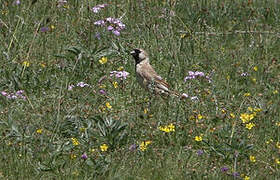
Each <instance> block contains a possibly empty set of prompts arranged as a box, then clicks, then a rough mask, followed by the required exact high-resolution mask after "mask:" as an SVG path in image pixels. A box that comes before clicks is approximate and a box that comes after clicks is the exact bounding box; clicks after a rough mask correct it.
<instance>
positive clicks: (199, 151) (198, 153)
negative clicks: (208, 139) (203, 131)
mask: <svg viewBox="0 0 280 180" xmlns="http://www.w3.org/2000/svg"><path fill="white" fill-rule="evenodd" d="M203 153H204V152H203V150H201V149H199V150H197V152H196V154H197V155H198V156H201V155H202V154H203Z"/></svg>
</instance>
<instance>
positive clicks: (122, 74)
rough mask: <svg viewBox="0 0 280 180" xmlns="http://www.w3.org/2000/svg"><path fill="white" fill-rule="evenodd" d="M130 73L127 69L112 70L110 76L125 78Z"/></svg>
mask: <svg viewBox="0 0 280 180" xmlns="http://www.w3.org/2000/svg"><path fill="white" fill-rule="evenodd" d="M128 75H129V72H126V71H111V72H110V76H115V77H116V78H119V79H121V80H124V79H126V78H127V76H128Z"/></svg>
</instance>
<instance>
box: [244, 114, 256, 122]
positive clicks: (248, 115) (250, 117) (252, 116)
mask: <svg viewBox="0 0 280 180" xmlns="http://www.w3.org/2000/svg"><path fill="white" fill-rule="evenodd" d="M255 116H256V114H255V113H253V114H247V113H242V114H241V115H240V119H241V120H242V122H243V123H247V122H249V121H251V120H252V119H254V117H255Z"/></svg>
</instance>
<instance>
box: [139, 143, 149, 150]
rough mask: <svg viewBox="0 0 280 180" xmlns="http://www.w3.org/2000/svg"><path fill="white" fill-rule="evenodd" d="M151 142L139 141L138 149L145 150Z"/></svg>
mask: <svg viewBox="0 0 280 180" xmlns="http://www.w3.org/2000/svg"><path fill="white" fill-rule="evenodd" d="M151 143H152V141H142V142H141V143H140V146H139V147H140V150H141V151H146V150H147V146H148V145H149V144H151Z"/></svg>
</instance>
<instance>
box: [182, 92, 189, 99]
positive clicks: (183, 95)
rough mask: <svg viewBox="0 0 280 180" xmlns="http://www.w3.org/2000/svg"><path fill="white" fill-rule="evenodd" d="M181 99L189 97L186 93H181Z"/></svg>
mask: <svg viewBox="0 0 280 180" xmlns="http://www.w3.org/2000/svg"><path fill="white" fill-rule="evenodd" d="M181 97H182V98H188V97H189V95H187V94H186V93H183V94H182V95H181Z"/></svg>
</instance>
